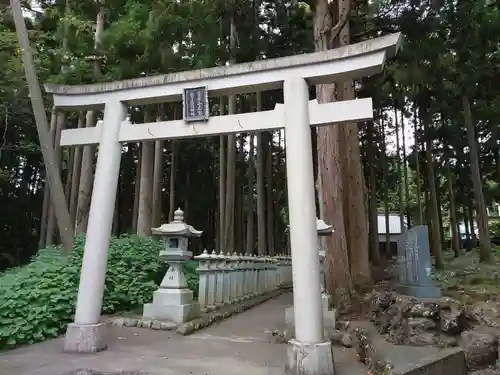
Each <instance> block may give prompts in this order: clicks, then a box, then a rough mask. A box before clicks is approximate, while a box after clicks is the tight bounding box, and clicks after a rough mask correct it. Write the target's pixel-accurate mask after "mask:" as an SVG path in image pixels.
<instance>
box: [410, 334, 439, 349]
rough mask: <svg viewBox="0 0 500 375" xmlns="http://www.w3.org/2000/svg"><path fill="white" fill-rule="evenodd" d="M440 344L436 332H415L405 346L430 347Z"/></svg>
mask: <svg viewBox="0 0 500 375" xmlns="http://www.w3.org/2000/svg"><path fill="white" fill-rule="evenodd" d="M437 343H438V336H437V335H436V333H435V332H418V331H416V332H413V333H411V334H410V335H409V336H408V338H407V340H406V342H405V344H407V345H413V346H429V345H436V344H437Z"/></svg>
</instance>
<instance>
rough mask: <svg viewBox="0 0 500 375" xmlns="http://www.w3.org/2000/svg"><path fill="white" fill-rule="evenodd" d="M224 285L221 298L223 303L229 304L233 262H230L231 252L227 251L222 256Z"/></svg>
mask: <svg viewBox="0 0 500 375" xmlns="http://www.w3.org/2000/svg"><path fill="white" fill-rule="evenodd" d="M224 260H225V262H224V287H223V300H224V305H229V304H231V290H232V289H231V284H232V281H233V264H232V262H231V254H229V253H227V254H226V255H225V256H224Z"/></svg>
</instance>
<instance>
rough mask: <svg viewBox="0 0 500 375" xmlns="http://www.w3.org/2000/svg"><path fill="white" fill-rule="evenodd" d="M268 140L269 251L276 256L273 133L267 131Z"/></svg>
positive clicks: (266, 153)
mask: <svg viewBox="0 0 500 375" xmlns="http://www.w3.org/2000/svg"><path fill="white" fill-rule="evenodd" d="M267 138H268V141H269V142H266V152H265V155H266V168H265V169H266V180H267V185H266V198H267V246H268V250H267V253H268V254H269V255H270V256H274V189H273V133H272V132H269V133H267Z"/></svg>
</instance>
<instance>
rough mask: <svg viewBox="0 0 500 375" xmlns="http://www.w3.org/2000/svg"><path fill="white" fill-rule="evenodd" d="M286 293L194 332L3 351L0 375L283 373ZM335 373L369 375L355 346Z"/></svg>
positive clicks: (133, 331)
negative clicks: (86, 350)
mask: <svg viewBox="0 0 500 375" xmlns="http://www.w3.org/2000/svg"><path fill="white" fill-rule="evenodd" d="M292 303H293V298H292V294H291V293H288V294H285V295H282V296H280V297H277V298H275V299H272V300H270V301H268V302H266V303H264V304H262V305H260V306H257V307H254V308H253V309H250V310H247V311H245V312H243V313H242V314H239V315H236V316H233V317H231V318H230V319H228V320H226V321H222V322H220V323H218V324H215V325H213V326H211V327H208V328H206V329H203V330H200V331H198V332H196V333H194V334H193V335H191V336H186V337H183V336H180V335H177V334H176V333H175V332H170V331H153V330H148V329H141V328H118V327H110V330H111V332H110V341H109V349H108V350H106V351H103V352H101V353H96V354H85V355H82V354H80V355H78V354H68V353H63V352H62V338H58V339H54V340H49V341H45V342H42V343H39V344H35V345H31V346H26V347H23V348H19V349H15V350H12V351H8V352H5V353H2V354H0V374H1V375H62V374H63V373H64V372H67V371H71V370H75V369H78V368H93V369H96V370H100V371H119V370H129V371H130V370H135V371H144V372H148V373H150V374H151V375H174V374H175V375H243V374H244V375H281V374H283V369H284V364H285V362H286V346H287V345H286V344H278V343H275V341H274V339H273V337H272V336H271V334H270V333H271V332H272V331H273V330H275V329H278V328H280V327H283V324H284V323H283V322H284V316H285V308H286V307H288V306H289V305H291V304H292ZM335 362H336V368H337V375H365V374H366V373H367V371H366V369H365V368H364V367H363V366H362V365H361V364H360V363H359V362H357V360H356V354H355V353H354V351H353V350H348V349H341V348H338V349H335Z"/></svg>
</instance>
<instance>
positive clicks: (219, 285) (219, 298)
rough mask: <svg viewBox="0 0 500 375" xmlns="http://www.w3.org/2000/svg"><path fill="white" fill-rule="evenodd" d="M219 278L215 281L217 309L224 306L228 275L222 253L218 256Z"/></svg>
mask: <svg viewBox="0 0 500 375" xmlns="http://www.w3.org/2000/svg"><path fill="white" fill-rule="evenodd" d="M217 260H218V262H217V263H218V264H217V277H216V281H215V288H216V290H215V306H216V307H217V308H219V307H222V306H224V282H225V273H226V257H225V255H224V253H223V252H222V251H221V252H220V254H219V255H217Z"/></svg>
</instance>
